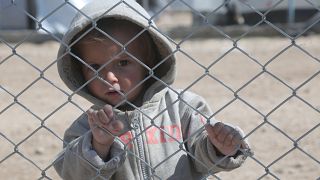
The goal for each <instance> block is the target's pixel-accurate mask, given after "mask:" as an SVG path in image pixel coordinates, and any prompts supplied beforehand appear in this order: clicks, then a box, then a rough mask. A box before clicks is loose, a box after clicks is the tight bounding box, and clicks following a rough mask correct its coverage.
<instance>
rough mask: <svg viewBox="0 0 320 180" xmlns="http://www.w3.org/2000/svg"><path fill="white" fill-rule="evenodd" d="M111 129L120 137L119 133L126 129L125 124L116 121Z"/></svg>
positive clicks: (112, 123) (111, 125)
mask: <svg viewBox="0 0 320 180" xmlns="http://www.w3.org/2000/svg"><path fill="white" fill-rule="evenodd" d="M110 128H112V129H113V131H114V132H115V133H116V134H117V135H119V132H120V131H121V130H123V129H124V124H123V123H122V122H121V121H117V120H115V121H112V122H111V123H110Z"/></svg>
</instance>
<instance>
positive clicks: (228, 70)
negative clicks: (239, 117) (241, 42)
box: [209, 49, 261, 90]
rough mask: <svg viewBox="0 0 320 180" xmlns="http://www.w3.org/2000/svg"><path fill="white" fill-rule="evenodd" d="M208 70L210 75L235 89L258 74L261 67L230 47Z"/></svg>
mask: <svg viewBox="0 0 320 180" xmlns="http://www.w3.org/2000/svg"><path fill="white" fill-rule="evenodd" d="M209 70H210V75H212V76H213V77H215V78H217V79H219V80H220V81H222V82H224V83H225V84H226V85H227V86H229V87H230V88H232V89H234V90H236V89H239V88H240V87H242V86H243V85H245V84H246V83H247V82H249V81H250V80H251V79H252V78H253V77H255V76H256V75H257V74H259V73H260V72H261V67H260V65H259V64H257V63H256V62H255V60H254V59H253V60H252V59H251V58H250V57H248V56H246V55H245V54H243V53H242V52H240V51H239V50H238V49H232V50H231V51H229V52H228V53H227V54H225V55H223V56H222V57H220V58H219V59H218V60H216V61H214V62H213V63H212V66H211V67H210V69H209ZM249 72H250V73H249Z"/></svg>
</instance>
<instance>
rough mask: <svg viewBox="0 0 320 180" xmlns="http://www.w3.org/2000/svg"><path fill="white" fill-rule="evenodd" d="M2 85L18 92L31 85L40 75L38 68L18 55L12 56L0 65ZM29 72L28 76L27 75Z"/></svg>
mask: <svg viewBox="0 0 320 180" xmlns="http://www.w3.org/2000/svg"><path fill="white" fill-rule="evenodd" d="M0 72H1V73H2V74H5V76H1V79H2V81H1V86H2V87H4V88H5V89H7V90H8V91H9V92H11V93H12V94H15V95H16V94H18V93H20V92H21V91H22V90H23V89H25V88H26V87H27V86H28V85H30V84H31V83H32V82H33V81H34V80H35V79H36V78H37V77H38V76H39V74H38V72H37V70H36V69H35V68H34V67H32V66H31V65H30V64H28V63H26V62H25V61H24V60H23V59H21V58H20V57H17V55H15V56H12V57H10V58H9V59H7V60H6V61H5V62H4V63H2V64H1V65H0ZM25 74H28V76H25Z"/></svg>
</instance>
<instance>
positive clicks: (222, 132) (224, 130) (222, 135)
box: [217, 125, 231, 143]
mask: <svg viewBox="0 0 320 180" xmlns="http://www.w3.org/2000/svg"><path fill="white" fill-rule="evenodd" d="M230 132H231V128H230V127H228V126H225V125H224V126H223V127H222V129H221V130H220V131H219V134H218V135H217V139H218V141H220V142H222V143H223V142H224V141H225V139H226V137H227V135H228V134H230Z"/></svg>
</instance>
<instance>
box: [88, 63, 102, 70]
mask: <svg viewBox="0 0 320 180" xmlns="http://www.w3.org/2000/svg"><path fill="white" fill-rule="evenodd" d="M90 66H91V67H92V68H93V69H94V70H98V69H99V68H100V65H99V64H90Z"/></svg>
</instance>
